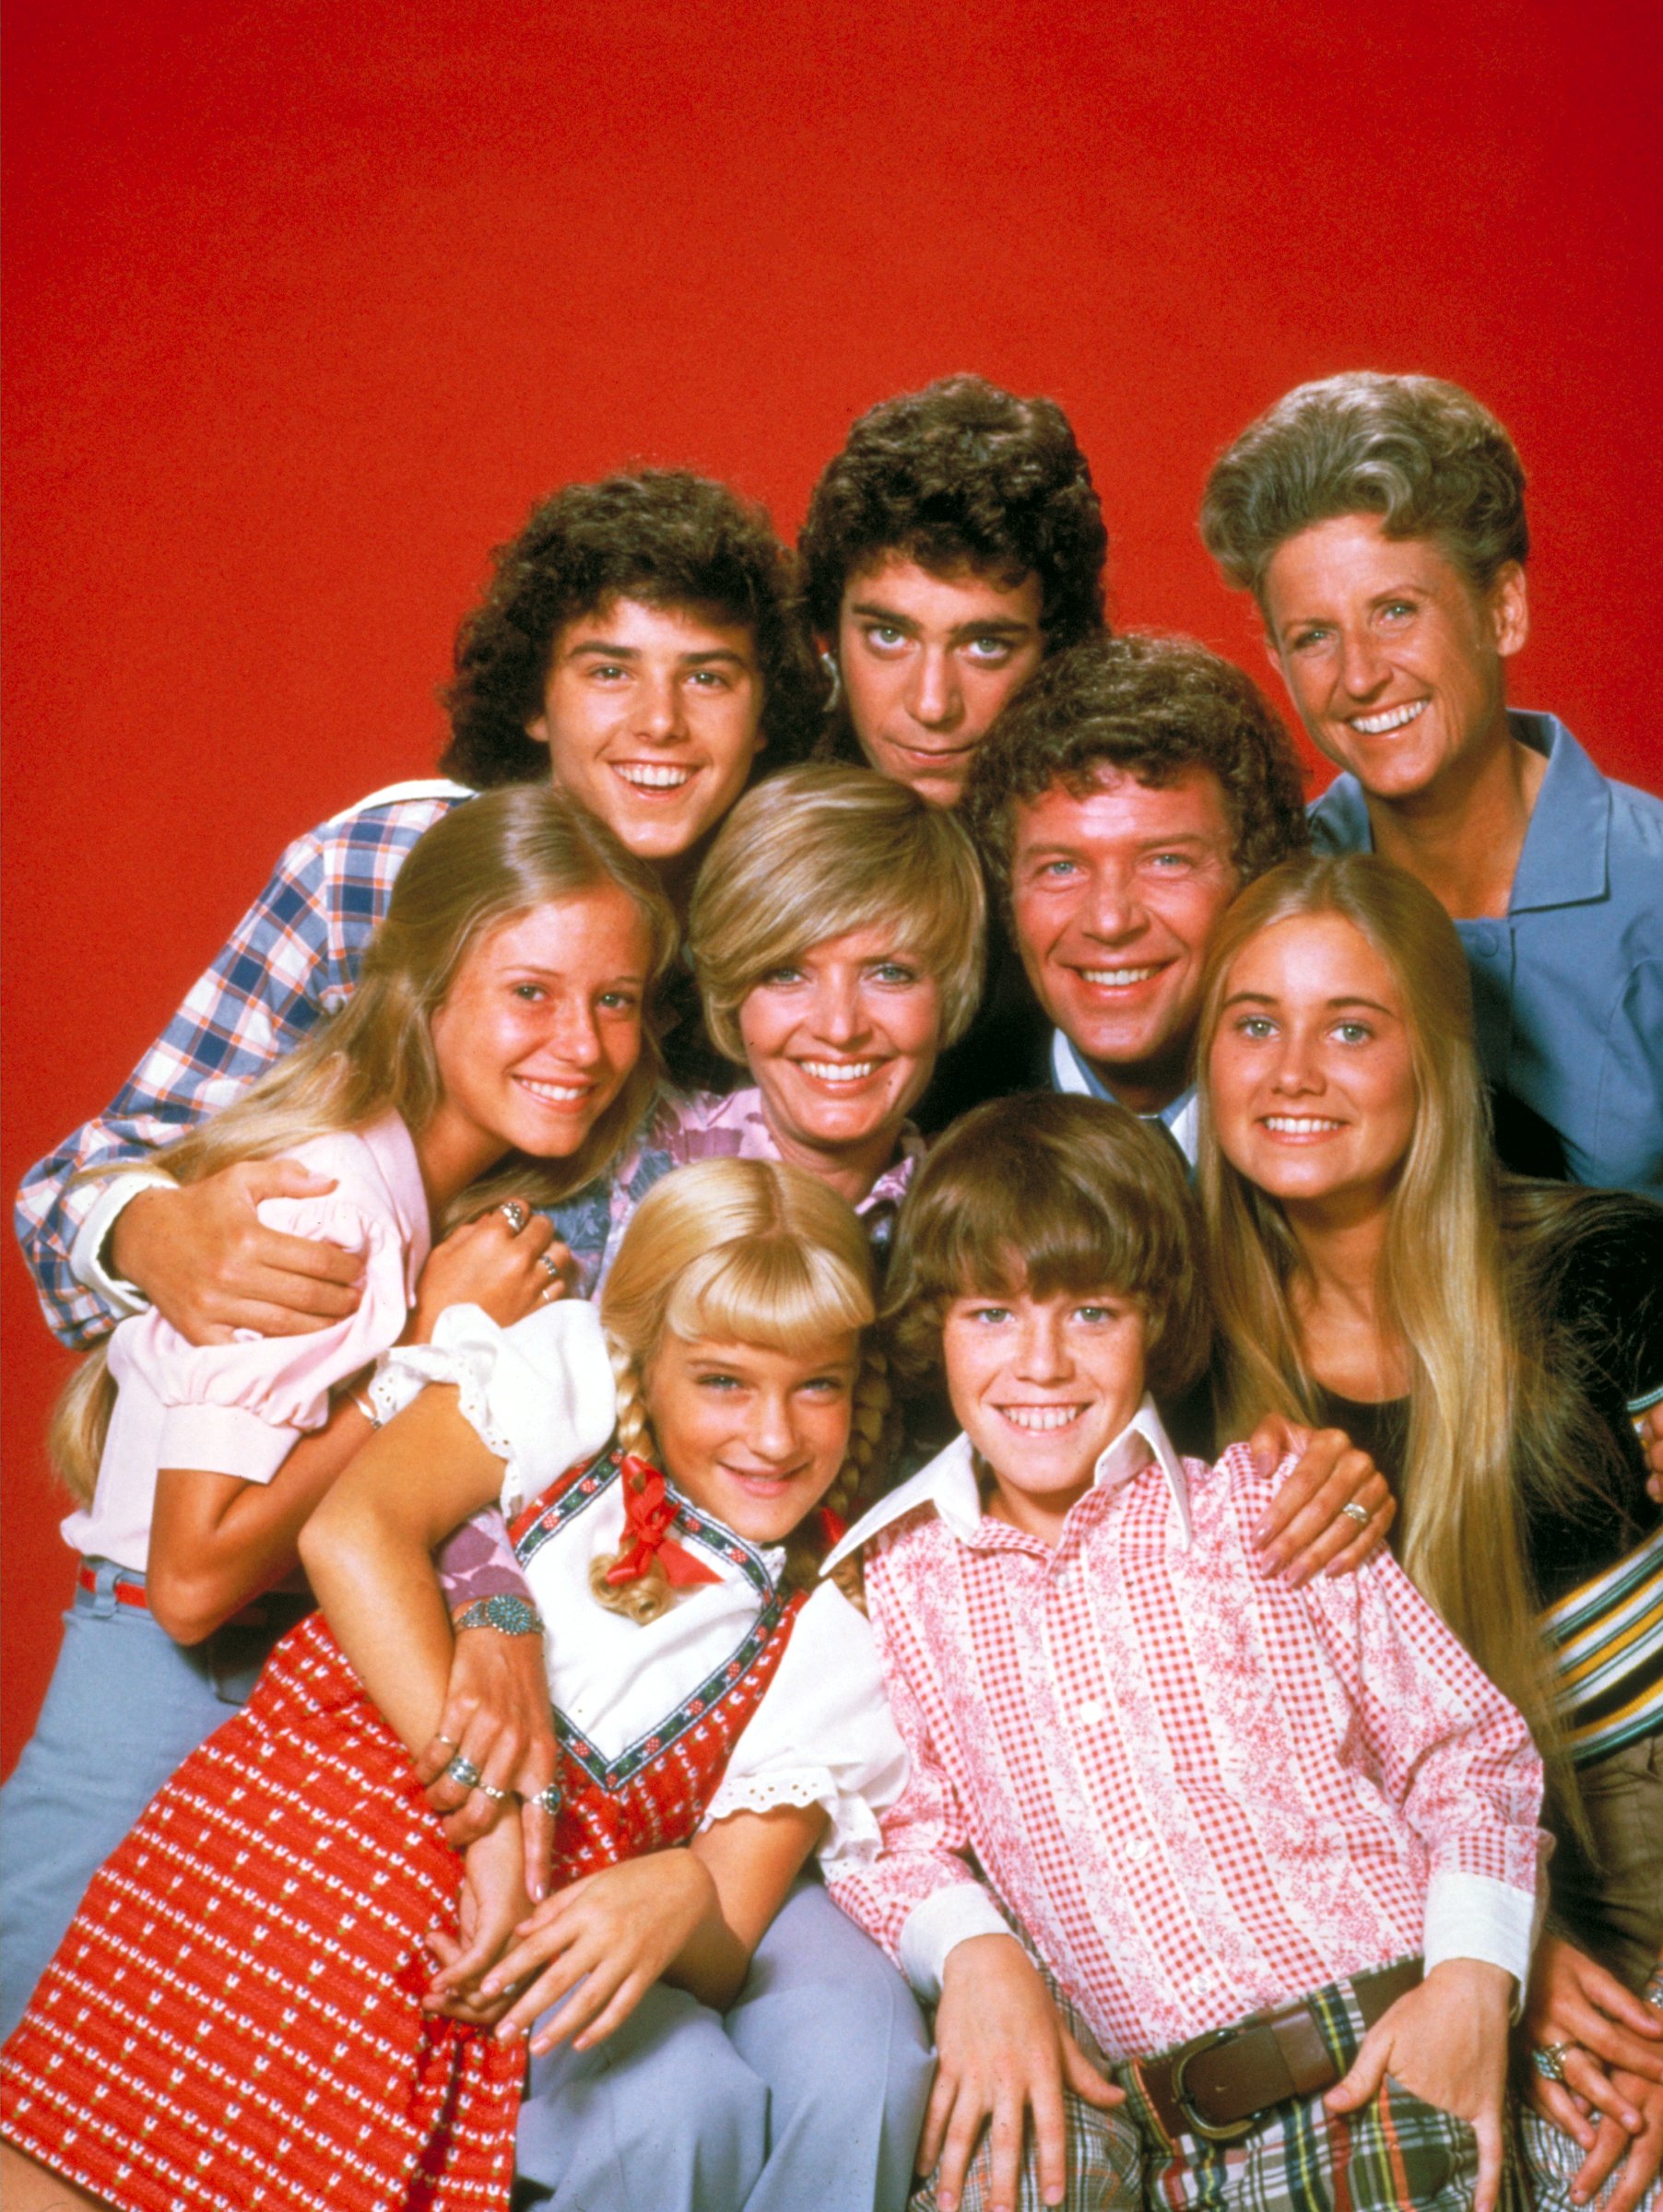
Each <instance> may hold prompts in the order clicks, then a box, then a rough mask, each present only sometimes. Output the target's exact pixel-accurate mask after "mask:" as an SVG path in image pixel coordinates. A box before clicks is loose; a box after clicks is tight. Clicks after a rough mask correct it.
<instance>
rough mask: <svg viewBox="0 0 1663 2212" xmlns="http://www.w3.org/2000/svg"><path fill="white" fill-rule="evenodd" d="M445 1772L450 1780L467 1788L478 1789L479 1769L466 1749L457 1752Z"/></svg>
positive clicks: (446, 1777)
mask: <svg viewBox="0 0 1663 2212" xmlns="http://www.w3.org/2000/svg"><path fill="white" fill-rule="evenodd" d="M444 1772H445V1779H446V1780H447V1781H448V1782H454V1783H457V1784H459V1786H460V1787H461V1788H463V1789H465V1790H477V1789H478V1786H479V1770H478V1767H477V1766H475V1764H474V1762H473V1760H472V1759H469V1758H468V1756H467V1754H466V1752H465V1751H458V1752H457V1754H456V1756H455V1758H454V1759H452V1761H451V1763H450V1765H449V1766H448V1767H446V1769H445V1770H444Z"/></svg>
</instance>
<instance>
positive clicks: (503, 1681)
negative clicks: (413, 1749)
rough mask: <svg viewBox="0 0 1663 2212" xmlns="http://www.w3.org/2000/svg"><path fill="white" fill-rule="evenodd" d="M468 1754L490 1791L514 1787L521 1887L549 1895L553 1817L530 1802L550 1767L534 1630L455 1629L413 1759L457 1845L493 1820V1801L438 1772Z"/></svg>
mask: <svg viewBox="0 0 1663 2212" xmlns="http://www.w3.org/2000/svg"><path fill="white" fill-rule="evenodd" d="M457 1758H462V1759H471V1760H472V1762H473V1764H474V1765H475V1766H476V1767H478V1770H479V1774H480V1778H481V1780H483V1781H485V1782H487V1783H489V1784H490V1786H491V1788H492V1789H494V1790H513V1791H515V1792H517V1793H518V1794H519V1796H520V1797H521V1798H522V1800H523V1801H524V1802H523V1803H522V1805H521V1807H520V1825H521V1832H522V1836H523V1839H524V1842H525V1872H524V1880H525V1893H526V1895H527V1896H528V1897H529V1898H531V1899H532V1900H533V1901H534V1902H535V1901H536V1900H537V1899H539V1898H542V1897H546V1896H547V1895H548V1865H549V1860H550V1858H551V1857H552V1855H553V1852H554V1815H553V1814H552V1813H550V1812H548V1810H547V1809H546V1808H545V1807H544V1806H539V1805H533V1804H532V1803H531V1800H532V1799H533V1798H534V1797H535V1796H536V1795H537V1793H538V1792H539V1791H540V1790H542V1789H544V1788H546V1787H547V1785H548V1783H551V1782H552V1781H553V1780H554V1778H555V1774H556V1771H557V1763H556V1754H555V1743H554V1722H553V1718H552V1715H551V1714H550V1712H549V1706H548V1676H547V1674H546V1672H545V1671H544V1665H543V1639H542V1638H541V1636H537V1635H526V1636H504V1635H502V1634H501V1632H500V1631H499V1630H496V1629H458V1630H457V1631H456V1650H455V1656H454V1658H453V1660H452V1661H451V1677H450V1681H449V1683H448V1684H447V1686H446V1688H445V1693H444V1711H443V1712H442V1713H441V1714H440V1716H439V1726H438V1728H437V1729H436V1730H435V1732H434V1734H433V1736H432V1738H431V1740H430V1742H429V1743H428V1744H427V1745H426V1746H425V1747H424V1748H423V1749H422V1751H421V1753H420V1754H419V1757H418V1759H417V1760H416V1771H417V1773H418V1774H419V1776H420V1778H421V1780H422V1781H423V1782H425V1783H427V1785H428V1803H429V1804H430V1806H432V1808H433V1810H434V1811H435V1812H436V1813H441V1814H442V1815H443V1816H444V1832H445V1836H446V1838H447V1840H448V1841H450V1842H451V1843H453V1844H454V1845H455V1847H456V1848H457V1850H462V1849H463V1848H465V1847H466V1845H468V1844H470V1843H473V1842H476V1841H478V1839H479V1838H480V1837H481V1836H483V1835H484V1834H485V1833H486V1832H487V1831H488V1830H489V1829H490V1828H492V1827H493V1826H494V1825H495V1823H496V1820H497V1816H498V1810H499V1807H498V1806H497V1803H496V1800H495V1799H493V1798H490V1797H488V1796H486V1794H485V1793H484V1792H483V1791H482V1790H478V1789H465V1788H464V1787H463V1785H462V1784H461V1783H459V1782H456V1781H454V1779H453V1778H452V1777H451V1776H450V1775H449V1774H447V1773H446V1772H445V1769H446V1768H447V1767H448V1766H449V1765H450V1763H451V1761H452V1759H457Z"/></svg>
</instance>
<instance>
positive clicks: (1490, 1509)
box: [1197, 853, 1611, 1818]
mask: <svg viewBox="0 0 1663 2212" xmlns="http://www.w3.org/2000/svg"><path fill="white" fill-rule="evenodd" d="M1307 914H1337V915H1339V916H1340V917H1341V918H1342V919H1343V920H1345V921H1346V922H1349V923H1350V924H1351V926H1352V927H1353V928H1354V929H1355V930H1356V931H1357V932H1358V934H1359V935H1361V936H1362V938H1363V939H1364V940H1365V941H1366V942H1367V944H1368V945H1369V946H1370V947H1372V948H1373V949H1374V952H1375V953H1376V954H1378V956H1379V957H1380V959H1383V960H1384V961H1385V962H1386V966H1387V967H1388V968H1389V969H1390V970H1391V971H1392V974H1393V976H1394V978H1395V980H1396V982H1397V986H1398V994H1399V997H1400V999H1401V1002H1402V1007H1403V1016H1404V1021H1405V1026H1406V1028H1407V1030H1408V1035H1409V1053H1410V1062H1411V1065H1412V1068H1413V1077H1414V1085H1415V1094H1416V1109H1415V1122H1414V1130H1413V1134H1412V1135H1411V1137H1410V1140H1409V1149H1408V1151H1407V1152H1406V1154H1405V1155H1404V1158H1403V1160H1402V1163H1401V1166H1400V1168H1399V1169H1398V1175H1397V1179H1396V1182H1395V1183H1394V1185H1393V1187H1392V1190H1391V1193H1390V1195H1389V1197H1388V1199H1387V1201H1386V1236H1385V1243H1384V1249H1383V1252H1382V1255H1381V1260H1380V1277H1379V1283H1378V1286H1377V1294H1378V1305H1379V1312H1380V1315H1381V1324H1382V1326H1383V1327H1385V1328H1386V1329H1388V1330H1391V1331H1393V1332H1395V1333H1396V1334H1397V1335H1398V1337H1399V1338H1400V1339H1401V1342H1402V1344H1403V1347H1404V1348H1405V1351H1406V1353H1407V1355H1408V1359H1409V1377H1410V1380H1409V1441H1408V1447H1407V1453H1406V1462H1407V1464H1406V1465H1405V1466H1404V1467H1403V1469H1402V1470H1401V1473H1400V1476H1399V1478H1398V1500H1399V1505H1400V1509H1401V1513H1402V1520H1401V1523H1400V1526H1401V1530H1402V1537H1403V1542H1402V1559H1403V1565H1404V1568H1405V1570H1406V1571H1407V1572H1408V1573H1409V1576H1410V1578H1411V1580H1412V1581H1413V1582H1414V1583H1416V1585H1417V1586H1418V1588H1419V1589H1420V1591H1421V1594H1422V1595H1423V1596H1424V1597H1425V1598H1426V1599H1427V1600H1428V1602H1429V1603H1430V1604H1431V1605H1432V1606H1433V1607H1434V1608H1435V1610H1436V1611H1437V1612H1438V1613H1440V1614H1441V1615H1442V1616H1443V1618H1444V1619H1445V1621H1446V1622H1447V1623H1448V1625H1449V1626H1450V1627H1451V1628H1452V1629H1453V1630H1455V1632H1456V1634H1457V1636H1458V1637H1459V1638H1460V1639H1461V1641H1462V1642H1463V1643H1464V1644H1465V1645H1466V1646H1467V1648H1468V1651H1469V1652H1470V1653H1472V1654H1473V1656H1474V1658H1476V1659H1477V1660H1478V1662H1479V1664H1480V1666H1482V1667H1483V1669H1484V1671H1485V1672H1486V1673H1487V1674H1488V1675H1490V1676H1491V1677H1492V1679H1493V1680H1494V1681H1496V1682H1497V1683H1499V1684H1500V1686H1501V1688H1503V1689H1504V1690H1505V1692H1506V1693H1507V1695H1508V1696H1509V1697H1510V1698H1511V1699H1512V1700H1513V1701H1514V1703H1515V1704H1516V1705H1517V1706H1519V1708H1520V1709H1521V1710H1522V1711H1523V1712H1524V1713H1525V1715H1526V1717H1527V1720H1528V1721H1529V1722H1530V1724H1531V1727H1532V1730H1533V1731H1534V1733H1535V1734H1536V1736H1537V1740H1538V1742H1539V1744H1540V1745H1541V1746H1542V1747H1543V1748H1544V1749H1545V1750H1546V1751H1547V1752H1548V1753H1549V1754H1550V1755H1551V1758H1552V1762H1553V1767H1554V1770H1555V1781H1556V1784H1557V1786H1558V1789H1559V1794H1560V1796H1561V1799H1562V1801H1563V1802H1565V1803H1566V1804H1567V1805H1568V1806H1569V1808H1570V1809H1571V1813H1572V1818H1575V1789H1574V1784H1572V1783H1570V1782H1569V1771H1568V1766H1567V1764H1566V1762H1565V1761H1564V1760H1563V1758H1562V1757H1561V1756H1560V1753H1561V1751H1562V1748H1563V1736H1562V1735H1561V1732H1560V1730H1559V1728H1558V1726H1557V1724H1556V1722H1555V1719H1554V1710H1553V1708H1554V1700H1553V1696H1552V1689H1551V1675H1550V1673H1549V1669H1548V1665H1547V1661H1546V1658H1545V1654H1544V1647H1543V1645H1542V1641H1541V1638H1540V1635H1539V1630H1538V1628H1537V1624H1536V1611H1537V1599H1536V1594H1535V1592H1534V1590H1533V1588H1532V1586H1531V1578H1530V1573H1529V1569H1528V1565H1527V1555H1526V1549H1525V1532H1524V1507H1525V1504H1526V1502H1527V1501H1529V1502H1530V1503H1532V1504H1534V1503H1535V1502H1536V1501H1537V1500H1542V1501H1543V1502H1546V1503H1549V1504H1551V1505H1553V1506H1555V1507H1558V1508H1560V1509H1562V1510H1565V1511H1568V1512H1572V1513H1573V1514H1575V1512H1577V1511H1578V1506H1579V1501H1581V1500H1584V1499H1586V1497H1587V1496H1588V1495H1589V1494H1590V1492H1593V1493H1594V1494H1598V1490H1597V1486H1598V1481H1599V1479H1600V1478H1601V1477H1603V1475H1604V1473H1605V1469H1606V1465H1607V1463H1608V1461H1609V1456H1610V1449H1611V1447H1610V1442H1609V1440H1608V1441H1605V1442H1604V1443H1603V1445H1602V1443H1601V1441H1600V1437H1599V1434H1598V1430H1599V1429H1600V1428H1601V1426H1602V1425H1601V1424H1599V1423H1598V1421H1596V1420H1595V1419H1594V1418H1592V1417H1591V1416H1589V1415H1587V1413H1586V1408H1585V1407H1584V1406H1582V1402H1581V1401H1580V1399H1579V1398H1578V1397H1577V1396H1576V1395H1575V1393H1574V1392H1572V1391H1571V1390H1570V1389H1569V1387H1568V1384H1567V1380H1566V1378H1565V1377H1564V1376H1563V1374H1561V1373H1559V1372H1557V1371H1555V1363H1554V1362H1553V1361H1551V1360H1550V1359H1546V1358H1545V1357H1544V1356H1543V1355H1544V1344H1543V1341H1542V1337H1541V1332H1540V1328H1539V1316H1538V1315H1536V1314H1535V1313H1533V1312H1531V1311H1530V1301H1529V1300H1528V1299H1527V1298H1525V1297H1523V1296H1521V1295H1519V1293H1518V1291H1517V1289H1516V1270H1515V1268H1514V1267H1513V1265H1512V1264H1511V1261H1510V1258H1509V1253H1508V1251H1507V1250H1506V1249H1504V1244H1503V1241H1502V1237H1501V1234H1500V1230H1499V1229H1498V1218H1499V1217H1500V1214H1501V1212H1502V1210H1503V1209H1502V1206H1501V1199H1502V1196H1503V1186H1502V1185H1501V1183H1500V1182H1499V1178H1498V1171H1497V1168H1496V1165H1495V1161H1494V1158H1493V1154H1492V1148H1491V1142H1490V1112H1489V1099H1488V1095H1487V1093H1486V1090H1485V1088H1484V1084H1483V1081H1482V1078H1481V1076H1480V1069H1479V1063H1478V1057H1477V1053H1476V1052H1475V1050H1474V1046H1473V1032H1472V986H1471V982H1470V979H1469V976H1468V966H1467V956H1466V953H1465V952H1464V950H1463V949H1462V946H1461V941H1460V939H1459V937H1458V936H1457V934H1456V929H1455V924H1453V923H1452V922H1451V921H1450V919H1449V916H1448V915H1447V914H1446V913H1445V911H1444V909H1443V907H1442V906H1441V905H1440V904H1439V903H1438V901H1437V900H1436V899H1435V898H1433V894H1432V893H1431V892H1430V891H1429V890H1427V889H1426V888H1425V887H1424V886H1423V885H1422V884H1421V883H1418V882H1417V881H1416V880H1415V878H1414V877H1412V876H1409V875H1408V874H1406V873H1405V871H1404V870H1403V869H1401V868H1398V867H1395V866H1394V865H1392V864H1391V863H1390V862H1389V861H1386V860H1382V859H1380V858H1379V857H1378V856H1377V855H1376V854H1374V853H1342V854H1338V855H1334V856H1329V857H1318V856H1316V855H1310V854H1308V855H1306V856H1304V857H1303V858H1301V859H1297V860H1291V861H1287V862H1285V863H1283V865H1281V866H1280V867H1277V868H1273V869H1272V870H1271V871H1270V873H1269V874H1268V876H1263V877H1260V878H1259V879H1258V881H1257V882H1256V883H1254V884H1251V885H1249V886H1248V888H1246V889H1245V890H1244V892H1243V893H1242V895H1241V896H1240V898H1239V899H1237V900H1236V901H1235V903H1234V904H1233V906H1232V907H1231V909H1230V911H1229V912H1228V913H1227V914H1226V915H1225V917H1224V920H1223V922H1222V924H1221V925H1220V928H1219V931H1218V933H1217V935H1216V936H1215V938H1214V940H1213V944H1212V947H1211V949H1210V953H1209V964H1208V972H1207V979H1206V983H1205V986H1204V994H1203V997H1202V1004H1201V1014H1200V1021H1199V1028H1198V1033H1197V1069H1198V1074H1199V1089H1200V1100H1201V1112H1200V1153H1199V1161H1198V1166H1199V1185H1200V1194H1201V1208H1202V1217H1203V1222H1204V1226H1205V1233H1206V1240H1207V1276H1208V1280H1209V1285H1210V1287H1211V1290H1212V1299H1213V1311H1214V1314H1215V1317H1216V1320H1217V1324H1218V1331H1219V1345H1218V1359H1217V1365H1216V1368H1215V1373H1216V1375H1217V1376H1218V1378H1219V1381H1218V1387H1217V1394H1216V1395H1217V1405H1216V1410H1217V1414H1218V1418H1219V1424H1220V1430H1221V1433H1222V1434H1224V1435H1226V1436H1240V1435H1244V1434H1245V1433H1246V1431H1247V1430H1248V1429H1250V1428H1251V1427H1252V1426H1253V1425H1254V1424H1255V1423H1256V1421H1258V1420H1259V1419H1260V1418H1262V1416H1263V1415H1264V1414H1266V1413H1267V1412H1269V1411H1272V1410H1275V1411H1279V1412H1281V1413H1285V1414H1288V1415H1290V1416H1291V1417H1292V1418H1295V1419H1297V1420H1302V1421H1310V1422H1315V1420H1316V1419H1317V1416H1318V1400H1317V1395H1316V1384H1315V1379H1314V1378H1313V1376H1312V1375H1311V1372H1310V1371H1309V1369H1308V1367H1307V1365H1306V1362H1305V1359H1304V1354H1303V1346H1302V1340H1301V1334H1300V1326H1299V1322H1298V1319H1297V1315H1296V1311H1295V1298H1296V1294H1297V1288H1298V1283H1299V1279H1300V1276H1301V1272H1302V1265H1303V1263H1302V1259H1301V1253H1300V1248H1299V1244H1298V1242H1297V1241H1296V1239H1295V1237H1294V1234H1293V1231H1292V1230H1291V1227H1290V1225H1289V1222H1288V1219H1287V1217H1286V1215H1285V1214H1284V1212H1283V1210H1282V1207H1281V1205H1280V1202H1279V1201H1278V1200H1277V1199H1275V1198H1274V1197H1272V1196H1270V1195H1269V1194H1268V1193H1267V1192H1265V1191H1262V1190H1260V1189H1259V1188H1258V1187H1257V1186H1256V1184H1254V1183H1252V1182H1249V1181H1248V1180H1247V1179H1246V1177H1245V1176H1244V1175H1243V1174H1242V1173H1241V1172H1240V1171H1239V1170H1238V1169H1236V1168H1235V1167H1234V1166H1233V1164H1232V1163H1231V1161H1230V1160H1229V1159H1227V1158H1226V1157H1225V1154H1224V1152H1223V1150H1222V1148H1221V1145H1220V1143H1219V1137H1218V1131H1217V1128H1216V1125H1215V1124H1214V1121H1213V1115H1212V1111H1211V1101H1210V1097H1209V1060H1210V1056H1211V1052H1212V1045H1213V1040H1214V1039H1215V1037H1216V1036H1217V1035H1218V1031H1219V1027H1220V1023H1221V1018H1222V1012H1223V1006H1224V1003H1225V999H1226V997H1227V994H1228V993H1229V989H1230V979H1231V973H1232V971H1233V967H1234V965H1235V961H1236V959H1237V956H1238V955H1239V954H1240V953H1241V951H1242V950H1243V948H1244V947H1245V946H1246V945H1247V944H1249V943H1250V942H1251V941H1252V939H1254V938H1255V937H1257V936H1259V935H1262V934H1263V933H1264V932H1265V931H1266V930H1268V929H1274V928H1276V927H1277V926H1278V925H1279V924H1281V923H1284V922H1287V921H1290V920H1291V919H1293V918H1295V917H1297V916H1303V915H1307Z"/></svg>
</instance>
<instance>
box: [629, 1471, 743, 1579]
mask: <svg viewBox="0 0 1663 2212" xmlns="http://www.w3.org/2000/svg"><path fill="white" fill-rule="evenodd" d="M619 1480H620V1481H621V1483H622V1484H623V1500H624V1538H623V1543H622V1544H621V1545H620V1547H619V1553H618V1557H617V1558H616V1559H614V1560H613V1562H612V1564H611V1566H610V1567H608V1568H607V1582H608V1583H635V1582H639V1581H640V1580H641V1577H642V1576H643V1574H645V1573H646V1572H647V1571H648V1570H649V1569H650V1568H651V1566H652V1564H653V1562H654V1560H655V1559H656V1560H657V1562H658V1564H659V1566H660V1567H661V1568H662V1569H663V1571H664V1576H665V1580H666V1582H667V1583H670V1584H671V1586H672V1587H673V1588H675V1589H678V1590H685V1589H688V1588H690V1586H691V1585H692V1584H693V1583H719V1582H720V1581H721V1579H722V1578H721V1576H720V1575H719V1574H717V1573H716V1572H715V1571H714V1569H712V1568H709V1567H707V1566H705V1564H704V1562H703V1561H702V1559H695V1558H694V1557H693V1555H692V1553H691V1552H690V1551H689V1550H688V1549H687V1547H685V1546H684V1545H681V1544H676V1543H672V1542H671V1540H670V1530H671V1528H672V1527H673V1526H674V1525H675V1520H676V1506H675V1501H674V1500H673V1499H672V1498H671V1497H670V1494H669V1492H668V1490H667V1489H666V1487H665V1480H664V1477H663V1476H662V1475H661V1474H660V1473H659V1472H658V1470H657V1468H656V1467H655V1466H654V1465H651V1463H650V1462H648V1461H647V1460H644V1459H638V1458H637V1457H636V1456H635V1454H634V1453H632V1452H626V1453H625V1454H624V1456H623V1458H622V1459H621V1460H620V1461H619Z"/></svg>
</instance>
